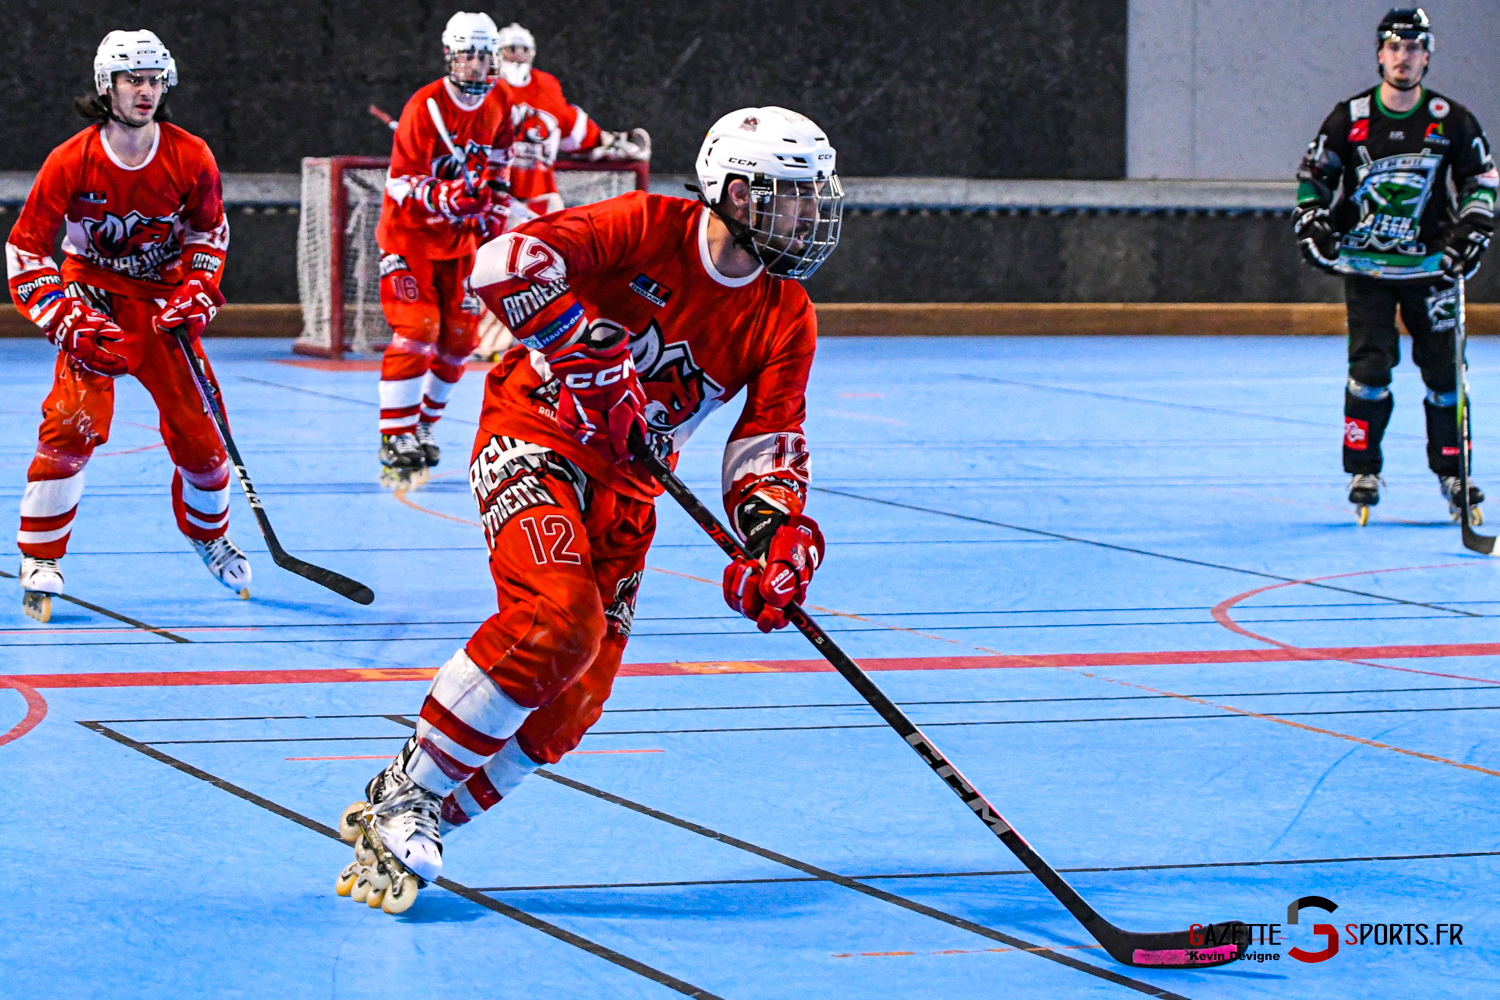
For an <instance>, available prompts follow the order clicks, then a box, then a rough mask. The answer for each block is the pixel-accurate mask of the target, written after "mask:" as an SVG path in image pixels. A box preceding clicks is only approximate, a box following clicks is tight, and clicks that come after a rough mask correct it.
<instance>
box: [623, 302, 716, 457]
mask: <svg viewBox="0 0 1500 1000" xmlns="http://www.w3.org/2000/svg"><path fill="white" fill-rule="evenodd" d="M630 354H631V357H632V358H634V359H635V370H636V375H637V377H638V378H639V379H640V380H641V389H642V390H644V391H645V393H646V411H645V416H646V424H647V426H648V427H650V428H651V430H653V431H656V432H657V433H660V434H669V433H671V432H672V431H673V430H675V429H676V428H678V427H680V426H681V425H682V424H684V423H686V422H687V421H689V420H691V419H692V418H693V416H694V415H695V414H697V413H698V412H699V410H701V409H702V408H703V404H704V402H705V401H707V400H709V399H717V398H718V396H719V393H721V392H723V391H724V387H723V386H721V385H719V384H718V383H717V382H715V381H714V380H713V379H711V378H709V377H708V374H707V373H706V372H704V370H703V369H702V368H701V367H700V366H699V365H698V363H697V362H695V361H694V360H693V350H692V348H690V347H689V346H688V345H687V342H686V341H677V342H676V343H671V344H668V343H666V342H665V338H664V337H663V335H662V332H661V327H659V326H657V325H656V321H655V320H652V321H651V324H650V325H649V326H647V327H646V329H645V330H644V331H642V332H641V333H638V334H635V335H633V336H632V337H631V338H630Z"/></svg>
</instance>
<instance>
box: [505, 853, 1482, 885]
mask: <svg viewBox="0 0 1500 1000" xmlns="http://www.w3.org/2000/svg"><path fill="white" fill-rule="evenodd" d="M1494 857H1500V851H1456V852H1452V853H1449V854H1384V855H1372V856H1371V857H1367V858H1295V859H1290V860H1286V861H1202V862H1198V863H1195V864H1179V865H1114V866H1112V867H1109V868H1059V869H1058V871H1059V872H1063V873H1065V874H1069V875H1077V874H1088V873H1097V872H1159V871H1182V870H1185V869H1190V868H1261V867H1269V866H1277V865H1346V864H1355V863H1368V862H1375V861H1428V860H1434V859H1438V860H1446V859H1452V858H1494ZM1030 874H1031V872H1029V871H1027V870H1026V869H1025V868H1007V869H1003V870H1000V871H991V872H898V873H893V874H882V875H851V876H850V878H853V879H855V880H857V881H860V882H876V881H885V880H891V879H937V878H992V877H994V876H997V875H1030ZM817 881H819V880H818V879H815V878H812V877H811V876H808V877H805V878H719V879H692V880H686V881H682V882H575V883H570V884H564V885H487V886H481V887H479V888H478V889H477V890H476V891H478V892H543V891H556V890H562V889H663V888H672V887H676V886H694V885H762V884H766V883H775V882H817Z"/></svg>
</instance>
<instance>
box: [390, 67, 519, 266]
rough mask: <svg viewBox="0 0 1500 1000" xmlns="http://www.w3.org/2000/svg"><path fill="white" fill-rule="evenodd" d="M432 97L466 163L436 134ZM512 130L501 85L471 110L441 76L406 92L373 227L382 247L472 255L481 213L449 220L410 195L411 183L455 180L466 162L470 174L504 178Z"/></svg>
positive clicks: (434, 256) (432, 256)
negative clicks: (408, 97)
mask: <svg viewBox="0 0 1500 1000" xmlns="http://www.w3.org/2000/svg"><path fill="white" fill-rule="evenodd" d="M429 99H431V100H434V101H436V102H437V106H438V112H439V114H441V115H442V118H443V127H444V128H445V129H447V131H448V137H449V138H450V139H452V140H453V145H454V146H455V147H457V149H458V151H459V152H460V153H461V154H462V155H463V162H459V160H458V159H456V158H455V157H454V156H453V152H452V150H450V149H449V148H448V144H447V143H446V142H444V141H443V137H442V136H441V135H439V134H438V129H437V123H436V122H434V121H433V120H432V113H431V112H430V111H429V110H428V108H427V101H428V100H429ZM512 135H513V132H512V130H511V124H510V102H509V99H508V98H507V97H506V95H505V92H504V90H502V89H501V88H500V87H498V86H497V87H496V88H495V89H494V90H491V91H490V92H489V94H487V95H486V96H485V98H484V100H482V101H480V102H479V104H478V105H476V106H475V107H472V108H464V107H460V106H459V104H458V102H457V101H455V100H454V99H453V95H452V93H451V92H450V91H449V89H448V87H447V86H446V84H445V81H444V80H434V81H433V82H432V83H429V84H428V85H427V86H425V87H423V88H422V89H421V90H418V91H417V92H416V93H415V94H413V95H411V100H409V101H407V102H406V107H404V108H402V109H401V120H400V122H398V123H397V125H396V137H395V139H394V140H393V142H392V144H391V170H390V173H389V175H387V177H386V181H385V198H384V199H383V201H382V202H381V205H380V225H379V226H377V227H376V229H375V241H376V242H377V243H379V244H380V249H381V250H383V251H385V252H386V253H399V254H412V255H413V256H417V257H424V258H426V259H428V260H452V259H453V258H455V257H463V256H465V255H466V254H471V253H473V252H474V250H475V249H476V248H477V247H478V246H479V242H480V240H481V239H482V238H483V236H484V226H483V223H482V222H480V220H478V219H472V220H470V219H466V220H464V221H462V222H451V221H449V220H448V219H446V218H444V217H443V216H442V215H440V214H438V213H436V212H429V211H428V210H427V208H426V207H425V206H424V205H423V204H422V203H421V201H420V200H419V199H417V198H416V197H414V196H413V188H414V187H415V186H416V185H417V184H418V183H419V182H420V181H422V180H423V179H424V178H427V177H436V178H438V179H439V180H445V181H448V180H458V179H460V178H462V177H463V176H464V171H465V168H467V169H468V171H469V173H470V174H471V175H472V176H473V177H475V178H480V177H482V176H486V175H487V176H490V177H495V178H498V179H501V180H503V179H505V173H506V170H507V169H508V167H509V166H510V158H511V151H510V147H511V139H512Z"/></svg>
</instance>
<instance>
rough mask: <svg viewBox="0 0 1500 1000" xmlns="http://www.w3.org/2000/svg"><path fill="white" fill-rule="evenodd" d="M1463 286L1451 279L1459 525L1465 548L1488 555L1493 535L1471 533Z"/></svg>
mask: <svg viewBox="0 0 1500 1000" xmlns="http://www.w3.org/2000/svg"><path fill="white" fill-rule="evenodd" d="M1464 285H1465V281H1464V277H1463V275H1459V276H1458V277H1457V278H1454V279H1453V287H1454V288H1456V289H1457V290H1458V307H1457V308H1456V309H1455V310H1454V325H1453V367H1454V372H1455V374H1456V375H1457V376H1458V377H1457V379H1456V381H1457V382H1458V488H1459V493H1460V498H1461V500H1462V508H1461V510H1460V513H1459V525H1460V526H1461V529H1462V531H1463V540H1464V548H1466V549H1469V550H1470V551H1473V552H1482V553H1484V554H1485V555H1487V556H1489V555H1494V554H1495V536H1494V535H1481V534H1479V532H1477V531H1475V530H1474V526H1473V518H1474V513H1473V510H1472V508H1470V506H1469V459H1470V452H1471V450H1472V448H1473V445H1472V442H1471V441H1470V430H1469V350H1468V348H1469V332H1468V324H1467V322H1466V320H1467V319H1468V317H1467V316H1466V315H1465V313H1466V309H1465V297H1464Z"/></svg>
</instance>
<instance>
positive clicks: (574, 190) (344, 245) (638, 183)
mask: <svg viewBox="0 0 1500 1000" xmlns="http://www.w3.org/2000/svg"><path fill="white" fill-rule="evenodd" d="M389 168H390V160H388V159H386V158H385V157H376V156H327V157H308V158H307V159H304V160H303V161H302V212H301V217H300V221H299V222H298V226H297V291H298V296H299V298H300V299H301V302H302V336H300V337H298V338H297V341H296V343H294V344H293V345H292V350H293V351H295V352H296V353H298V354H310V355H313V356H314V357H320V358H341V357H343V356H344V355H345V354H368V353H370V352H373V351H379V350H383V349H384V348H385V345H386V344H388V343H390V339H391V328H390V326H389V325H388V324H387V323H386V321H385V314H384V313H383V312H381V310H380V247H378V246H377V245H376V243H375V226H376V224H377V223H378V222H379V221H380V203H381V199H382V197H383V195H384V192H385V178H386V173H387V171H388V169H389ZM649 180H650V173H649V168H648V165H647V164H645V163H640V162H633V161H623V162H609V161H605V162H587V161H565V160H559V161H558V163H557V189H558V192H559V193H560V194H561V195H562V197H563V203H564V204H565V205H567V206H569V207H572V206H574V205H587V204H590V203H591V202H596V201H603V200H604V199H606V198H613V197H614V196H615V195H618V194H624V193H625V192H626V191H644V190H646V187H647V183H648V181H649Z"/></svg>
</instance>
